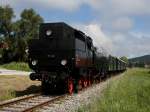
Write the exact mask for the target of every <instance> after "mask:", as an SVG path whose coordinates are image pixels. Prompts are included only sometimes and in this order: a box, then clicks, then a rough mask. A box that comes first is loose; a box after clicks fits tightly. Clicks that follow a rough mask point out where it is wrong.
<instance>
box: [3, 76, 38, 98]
mask: <svg viewBox="0 0 150 112" xmlns="http://www.w3.org/2000/svg"><path fill="white" fill-rule="evenodd" d="M38 92H40V81H31V80H30V79H29V77H28V76H15V75H11V76H10V75H9V76H6V75H0V101H4V100H8V99H11V98H15V97H18V96H22V95H27V94H32V93H38Z"/></svg>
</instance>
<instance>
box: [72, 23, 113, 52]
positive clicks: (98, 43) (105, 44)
mask: <svg viewBox="0 0 150 112" xmlns="http://www.w3.org/2000/svg"><path fill="white" fill-rule="evenodd" d="M74 26H75V27H77V29H79V30H81V31H83V32H84V33H85V34H86V35H87V36H90V37H91V38H92V39H93V44H94V46H95V47H97V48H98V51H100V52H102V50H105V53H106V52H107V53H109V54H110V53H111V52H112V51H113V44H112V41H111V40H110V38H109V37H107V35H106V34H105V33H104V32H103V31H102V28H101V25H98V24H96V23H90V24H87V25H85V24H78V25H74Z"/></svg>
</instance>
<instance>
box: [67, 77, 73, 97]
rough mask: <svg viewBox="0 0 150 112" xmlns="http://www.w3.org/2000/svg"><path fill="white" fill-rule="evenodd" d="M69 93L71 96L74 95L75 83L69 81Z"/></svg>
mask: <svg viewBox="0 0 150 112" xmlns="http://www.w3.org/2000/svg"><path fill="white" fill-rule="evenodd" d="M68 92H69V94H72V93H73V81H72V80H69V81H68Z"/></svg>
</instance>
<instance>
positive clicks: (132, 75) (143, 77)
mask: <svg viewBox="0 0 150 112" xmlns="http://www.w3.org/2000/svg"><path fill="white" fill-rule="evenodd" d="M78 112H150V70H149V69H142V68H132V69H129V70H128V71H126V72H125V73H124V75H123V76H122V77H121V78H119V79H117V80H111V81H110V83H109V84H108V86H107V88H106V89H105V90H104V91H103V93H102V95H101V96H100V97H99V98H98V99H95V100H94V101H93V102H92V103H91V104H89V105H88V106H84V107H81V108H79V110H78Z"/></svg>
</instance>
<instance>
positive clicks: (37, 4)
mask: <svg viewBox="0 0 150 112" xmlns="http://www.w3.org/2000/svg"><path fill="white" fill-rule="evenodd" d="M1 2H2V3H1V5H2V6H3V5H8V4H9V5H10V6H12V7H20V8H36V9H37V8H43V9H60V10H65V11H68V12H69V11H74V10H77V9H78V8H79V7H80V5H81V3H82V2H80V0H68V1H66V0H24V1H23V0H22V1H20V0H3V1H1Z"/></svg>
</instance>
